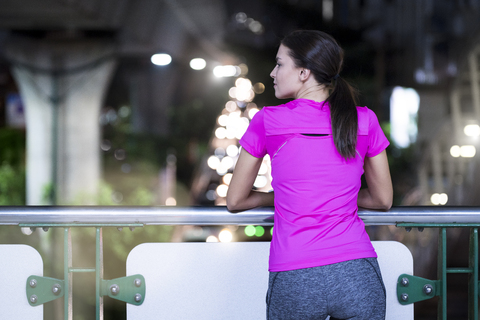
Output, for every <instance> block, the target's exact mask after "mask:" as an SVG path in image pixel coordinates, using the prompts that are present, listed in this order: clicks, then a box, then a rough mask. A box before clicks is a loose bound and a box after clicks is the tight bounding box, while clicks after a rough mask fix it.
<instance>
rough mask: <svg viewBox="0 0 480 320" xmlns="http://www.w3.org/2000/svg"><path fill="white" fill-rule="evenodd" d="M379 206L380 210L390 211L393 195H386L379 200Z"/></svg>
mask: <svg viewBox="0 0 480 320" xmlns="http://www.w3.org/2000/svg"><path fill="white" fill-rule="evenodd" d="M378 203H379V206H380V208H379V209H381V210H390V208H391V207H392V204H393V195H388V196H385V197H383V198H382V199H379V202H378Z"/></svg>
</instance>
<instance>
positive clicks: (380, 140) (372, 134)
mask: <svg viewBox="0 0 480 320" xmlns="http://www.w3.org/2000/svg"><path fill="white" fill-rule="evenodd" d="M368 120H369V125H368V151H367V157H374V156H376V155H378V154H379V153H380V152H382V151H383V150H385V149H386V148H387V147H388V145H389V144H390V142H389V141H388V139H387V137H386V136H385V133H383V131H382V128H381V127H380V123H379V122H378V118H377V116H376V115H375V113H374V112H373V111H372V110H370V109H368Z"/></svg>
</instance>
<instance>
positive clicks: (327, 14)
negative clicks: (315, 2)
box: [322, 0, 333, 21]
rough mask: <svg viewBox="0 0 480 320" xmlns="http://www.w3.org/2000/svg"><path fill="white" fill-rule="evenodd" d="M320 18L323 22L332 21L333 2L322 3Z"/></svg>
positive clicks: (324, 1)
mask: <svg viewBox="0 0 480 320" xmlns="http://www.w3.org/2000/svg"><path fill="white" fill-rule="evenodd" d="M322 16H323V19H324V20H325V21H331V20H332V19H333V0H323V1H322Z"/></svg>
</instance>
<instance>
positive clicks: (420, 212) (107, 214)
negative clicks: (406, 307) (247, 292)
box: [0, 206, 480, 226]
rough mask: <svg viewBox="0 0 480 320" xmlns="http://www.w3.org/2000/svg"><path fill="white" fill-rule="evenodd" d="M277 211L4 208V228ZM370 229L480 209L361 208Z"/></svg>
mask: <svg viewBox="0 0 480 320" xmlns="http://www.w3.org/2000/svg"><path fill="white" fill-rule="evenodd" d="M273 213H274V209H273V207H264V208H257V209H252V210H248V211H244V212H239V213H231V212H229V211H228V210H227V209H226V207H225V206H215V207H195V206H192V207H169V206H152V207H149V206H136V207H124V206H0V225H29V224H44V225H49V224H51V225H52V226H54V225H56V224H72V225H82V224H85V225H89V224H92V225H105V226H108V225H118V224H142V225H251V224H252V225H264V226H269V225H273ZM358 215H359V217H360V218H361V219H362V220H363V221H364V222H365V224H366V225H396V224H398V223H405V222H407V223H417V224H478V225H480V207H466V206H465V207H464V206H455V207H454V206H451V207H450V206H408V207H401V206H398V207H392V208H391V209H390V210H389V211H378V210H367V209H362V208H360V209H359V211H358Z"/></svg>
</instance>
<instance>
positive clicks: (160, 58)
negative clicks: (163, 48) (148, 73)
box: [150, 53, 172, 66]
mask: <svg viewBox="0 0 480 320" xmlns="http://www.w3.org/2000/svg"><path fill="white" fill-rule="evenodd" d="M150 61H152V63H153V64H154V65H157V66H166V65H169V64H170V63H171V62H172V57H171V56H170V55H169V54H166V53H156V54H154V55H153V56H152V57H151V58H150Z"/></svg>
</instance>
